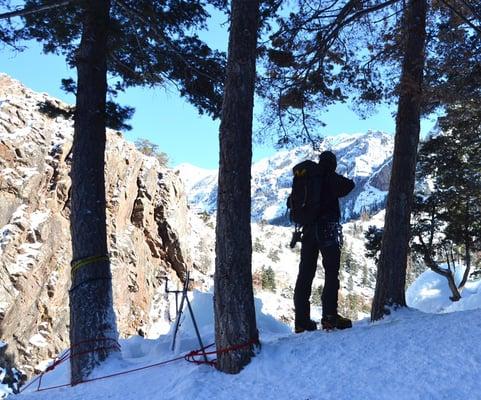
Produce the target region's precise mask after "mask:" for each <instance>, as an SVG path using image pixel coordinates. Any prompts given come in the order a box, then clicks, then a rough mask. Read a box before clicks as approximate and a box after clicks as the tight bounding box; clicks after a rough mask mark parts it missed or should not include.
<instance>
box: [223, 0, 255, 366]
mask: <svg viewBox="0 0 481 400" xmlns="http://www.w3.org/2000/svg"><path fill="white" fill-rule="evenodd" d="M258 24H259V1H258V0H249V1H245V0H233V1H232V9H231V27H230V34H229V51H228V59H227V76H226V82H225V87H224V102H223V106H222V122H221V125H220V133H219V139H220V163H219V189H218V190H219V192H218V200H217V226H216V261H215V277H214V288H215V298H214V310H215V331H216V346H217V350H218V351H219V350H220V349H226V348H229V347H232V346H238V345H242V344H245V343H251V342H252V341H253V340H256V339H257V335H258V334H257V328H256V319H255V309H254V293H253V288H252V270H251V269H252V243H251V182H250V179H251V162H252V115H253V106H254V84H255V75H256V69H255V68H256V65H255V63H256V44H257V29H258ZM252 356H253V345H252V344H251V345H248V346H246V347H242V348H240V349H237V350H234V351H229V352H226V353H219V354H218V358H217V367H218V369H219V370H221V371H223V372H227V373H232V374H235V373H238V372H239V371H240V370H241V369H242V368H243V367H244V366H245V365H246V364H248V363H249V361H250V359H251V357H252Z"/></svg>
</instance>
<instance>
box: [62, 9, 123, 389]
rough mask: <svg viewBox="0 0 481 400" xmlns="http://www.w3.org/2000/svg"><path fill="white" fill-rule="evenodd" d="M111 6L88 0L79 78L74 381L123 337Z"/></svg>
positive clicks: (72, 313) (74, 216)
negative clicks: (109, 99)
mask: <svg viewBox="0 0 481 400" xmlns="http://www.w3.org/2000/svg"><path fill="white" fill-rule="evenodd" d="M109 9H110V0H88V1H86V2H85V3H84V20H83V32H82V39H81V43H80V48H79V52H78V55H77V59H76V63H77V73H78V80H77V102H76V112H75V125H74V140H73V148H72V157H73V158H72V172H71V178H72V192H71V195H72V199H71V217H70V229H71V234H72V253H73V261H72V287H71V289H70V344H71V350H72V357H71V361H70V366H71V382H72V384H76V383H79V382H81V381H82V380H84V379H85V378H86V377H87V376H88V375H89V374H90V372H91V371H92V369H93V368H94V367H95V366H96V365H98V363H99V362H100V361H102V360H103V359H105V358H106V357H107V356H108V354H109V353H110V352H112V351H113V350H115V345H116V339H117V329H116V323H115V313H114V311H113V305H112V282H111V272H110V263H109V261H108V258H107V257H106V256H107V234H106V211H105V206H106V203H105V179H104V164H105V156H104V153H105V142H106V133H105V102H106V92H107V66H106V54H107V26H108V23H109ZM91 257H93V258H91ZM89 258H91V259H90V260H88V259H89ZM81 261H84V263H83V264H81V263H80V262H81ZM89 261H90V262H89ZM106 339H107V340H106ZM92 350H93V351H92Z"/></svg>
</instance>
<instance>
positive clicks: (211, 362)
mask: <svg viewBox="0 0 481 400" xmlns="http://www.w3.org/2000/svg"><path fill="white" fill-rule="evenodd" d="M98 341H115V342H116V344H117V345H116V346H111V347H101V348H96V349H93V350H86V351H84V352H80V353H76V354H72V352H71V349H72V348H76V347H79V345H81V344H86V343H94V342H98ZM256 343H259V339H258V338H255V339H251V340H249V341H248V342H246V343H242V344H237V345H233V346H230V347H226V348H224V349H219V350H212V351H205V350H206V349H208V348H210V347H212V346H214V345H215V343H211V344H209V345H208V346H205V347H203V348H201V349H198V350H192V351H190V352H189V353H186V354H184V355H182V356H179V357H176V358H172V359H170V360H165V361H161V362H158V363H155V364H149V365H145V366H143V367H138V368H133V369H129V370H126V371H121V372H116V373H113V374H109V375H104V376H99V377H97V378H91V379H85V380H83V381H81V382H77V383H76V384H81V383H87V382H94V381H100V380H103V379H108V378H113V377H115V376H121V375H126V374H130V373H132V372H137V371H142V370H145V369H149V368H154V367H158V366H160V365H165V364H169V363H172V362H175V361H179V360H182V359H184V360H185V361H187V362H190V363H194V364H197V365H199V364H207V365H211V366H216V363H217V360H216V359H215V360H207V361H205V360H197V359H195V358H194V357H198V356H204V355H205V356H208V355H213V354H216V355H218V354H224V353H228V352H231V351H236V350H240V349H242V348H244V347H248V346H251V345H253V344H256ZM109 349H117V350H119V349H120V345H119V344H118V342H117V341H116V340H114V339H109V338H101V339H98V340H97V339H91V340H84V341H82V342H79V343H76V344H75V345H73V346H71V348H70V349H69V350H67V351H66V352H65V354H63V355H62V356H61V357H59V358H57V359H56V360H55V361H54V362H53V363H52V365H49V366H48V367H47V368H46V369H45V371H44V372H42V374H41V375H39V376H38V377H37V378H35V379H34V380H33V381H31V382H30V383H29V384H28V385H27V386H24V387H23V388H22V390H21V391H20V393H22V392H24V391H25V390H26V389H27V388H28V387H30V386H31V385H33V384H34V383H35V382H37V381H38V386H37V390H36V391H37V392H44V391H47V390H53V389H59V388H63V387H68V386H72V385H71V384H70V383H64V384H62V385H56V386H49V387H46V388H42V387H41V384H42V378H43V376H44V375H45V374H46V373H47V372H50V371H53V370H54V369H55V368H56V367H57V366H59V365H60V364H62V363H63V362H65V361H66V360H68V359H70V358H72V357H78V356H81V355H84V354H87V353H93V352H95V351H98V350H109Z"/></svg>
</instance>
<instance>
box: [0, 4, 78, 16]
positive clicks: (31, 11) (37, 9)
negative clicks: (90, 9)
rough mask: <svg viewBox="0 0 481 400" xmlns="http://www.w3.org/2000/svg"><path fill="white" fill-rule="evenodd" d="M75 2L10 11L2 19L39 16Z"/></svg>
mask: <svg viewBox="0 0 481 400" xmlns="http://www.w3.org/2000/svg"><path fill="white" fill-rule="evenodd" d="M74 1H78V0H64V1H57V2H54V3H51V4H44V5H42V6H38V7H25V8H22V9H18V10H15V11H10V12H7V13H3V14H0V19H8V18H14V17H25V16H27V15H30V14H37V13H39V12H42V11H48V10H52V9H54V8H59V7H63V6H67V5H69V4H70V3H73V2H74Z"/></svg>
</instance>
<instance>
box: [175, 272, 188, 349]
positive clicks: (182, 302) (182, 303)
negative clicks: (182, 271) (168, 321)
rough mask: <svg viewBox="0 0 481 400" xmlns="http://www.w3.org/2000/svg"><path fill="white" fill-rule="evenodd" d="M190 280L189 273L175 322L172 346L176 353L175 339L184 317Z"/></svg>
mask: <svg viewBox="0 0 481 400" xmlns="http://www.w3.org/2000/svg"><path fill="white" fill-rule="evenodd" d="M188 278H189V272H187V279H186V280H185V282H184V290H182V298H181V299H180V309H179V312H178V313H177V318H176V321H175V329H174V337H173V338H172V346H171V350H172V351H174V349H175V339H176V337H177V331H178V330H179V326H180V317H181V316H182V310H183V308H184V299H185V298H186V294H187V288H188V287H189V280H188Z"/></svg>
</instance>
